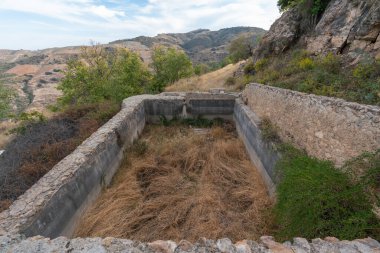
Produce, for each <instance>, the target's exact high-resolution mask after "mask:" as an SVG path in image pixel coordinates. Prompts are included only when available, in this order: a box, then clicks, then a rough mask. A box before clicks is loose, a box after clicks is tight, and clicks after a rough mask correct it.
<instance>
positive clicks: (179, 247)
mask: <svg viewBox="0 0 380 253" xmlns="http://www.w3.org/2000/svg"><path fill="white" fill-rule="evenodd" d="M0 252H1V253H3V252H4V253H5V252H6V253H8V252H15V253H16V252H17V253H21V252H30V253H34V252H71V253H75V252H131V253H132V252H133V253H187V252H215V253H219V252H220V253H222V252H231V253H266V252H268V253H270V252H272V253H277V252H284V253H287V252H289V253H292V252H295V253H322V252H326V253H327V252H334V253H340V252H341V253H343V252H350V253H364V252H365V253H367V252H373V253H379V252H380V243H379V242H377V241H376V240H374V239H371V238H366V239H357V240H354V241H339V240H338V239H336V238H334V237H327V238H325V239H324V240H322V239H314V240H312V242H308V241H307V240H306V239H304V238H294V239H293V242H292V243H291V242H285V243H282V244H281V243H277V242H275V241H274V239H273V237H271V236H263V237H261V238H260V242H259V243H257V242H254V241H249V240H244V241H240V242H236V243H235V244H233V243H232V242H231V240H230V239H228V238H224V239H220V240H217V241H213V240H208V239H205V238H202V239H200V240H198V242H196V243H194V244H193V243H190V242H188V241H185V240H182V241H180V242H179V243H178V244H177V243H175V242H173V241H155V242H151V243H141V242H136V241H130V240H126V239H116V238H112V237H107V238H105V239H101V238H76V239H67V238H65V237H59V238H56V239H54V240H50V239H48V238H44V237H41V236H36V237H31V238H28V239H26V238H25V237H23V236H22V235H12V236H0Z"/></svg>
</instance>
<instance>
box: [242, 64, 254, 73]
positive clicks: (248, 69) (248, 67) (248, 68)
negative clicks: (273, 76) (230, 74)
mask: <svg viewBox="0 0 380 253" xmlns="http://www.w3.org/2000/svg"><path fill="white" fill-rule="evenodd" d="M244 74H245V75H254V74H255V64H254V63H253V61H248V62H247V63H246V64H245V66H244Z"/></svg>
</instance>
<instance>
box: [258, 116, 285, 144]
mask: <svg viewBox="0 0 380 253" xmlns="http://www.w3.org/2000/svg"><path fill="white" fill-rule="evenodd" d="M260 130H261V135H262V137H263V139H264V140H266V141H271V142H274V143H279V142H280V137H279V135H278V133H277V132H278V128H277V127H276V126H275V125H273V124H272V122H271V121H270V119H269V118H263V119H262V120H261V122H260Z"/></svg>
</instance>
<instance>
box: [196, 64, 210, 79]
mask: <svg viewBox="0 0 380 253" xmlns="http://www.w3.org/2000/svg"><path fill="white" fill-rule="evenodd" d="M209 71H210V67H209V66H207V65H206V64H203V63H202V64H197V65H195V67H194V74H196V75H198V76H200V75H203V74H206V73H207V72H209Z"/></svg>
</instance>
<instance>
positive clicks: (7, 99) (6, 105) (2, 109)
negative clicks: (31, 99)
mask: <svg viewBox="0 0 380 253" xmlns="http://www.w3.org/2000/svg"><path fill="white" fill-rule="evenodd" d="M14 95H15V94H14V92H12V91H11V90H10V89H9V88H7V87H5V86H4V85H3V84H2V83H0V120H1V119H4V118H7V117H8V116H9V111H10V109H11V107H10V104H11V101H12V99H13V97H14Z"/></svg>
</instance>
